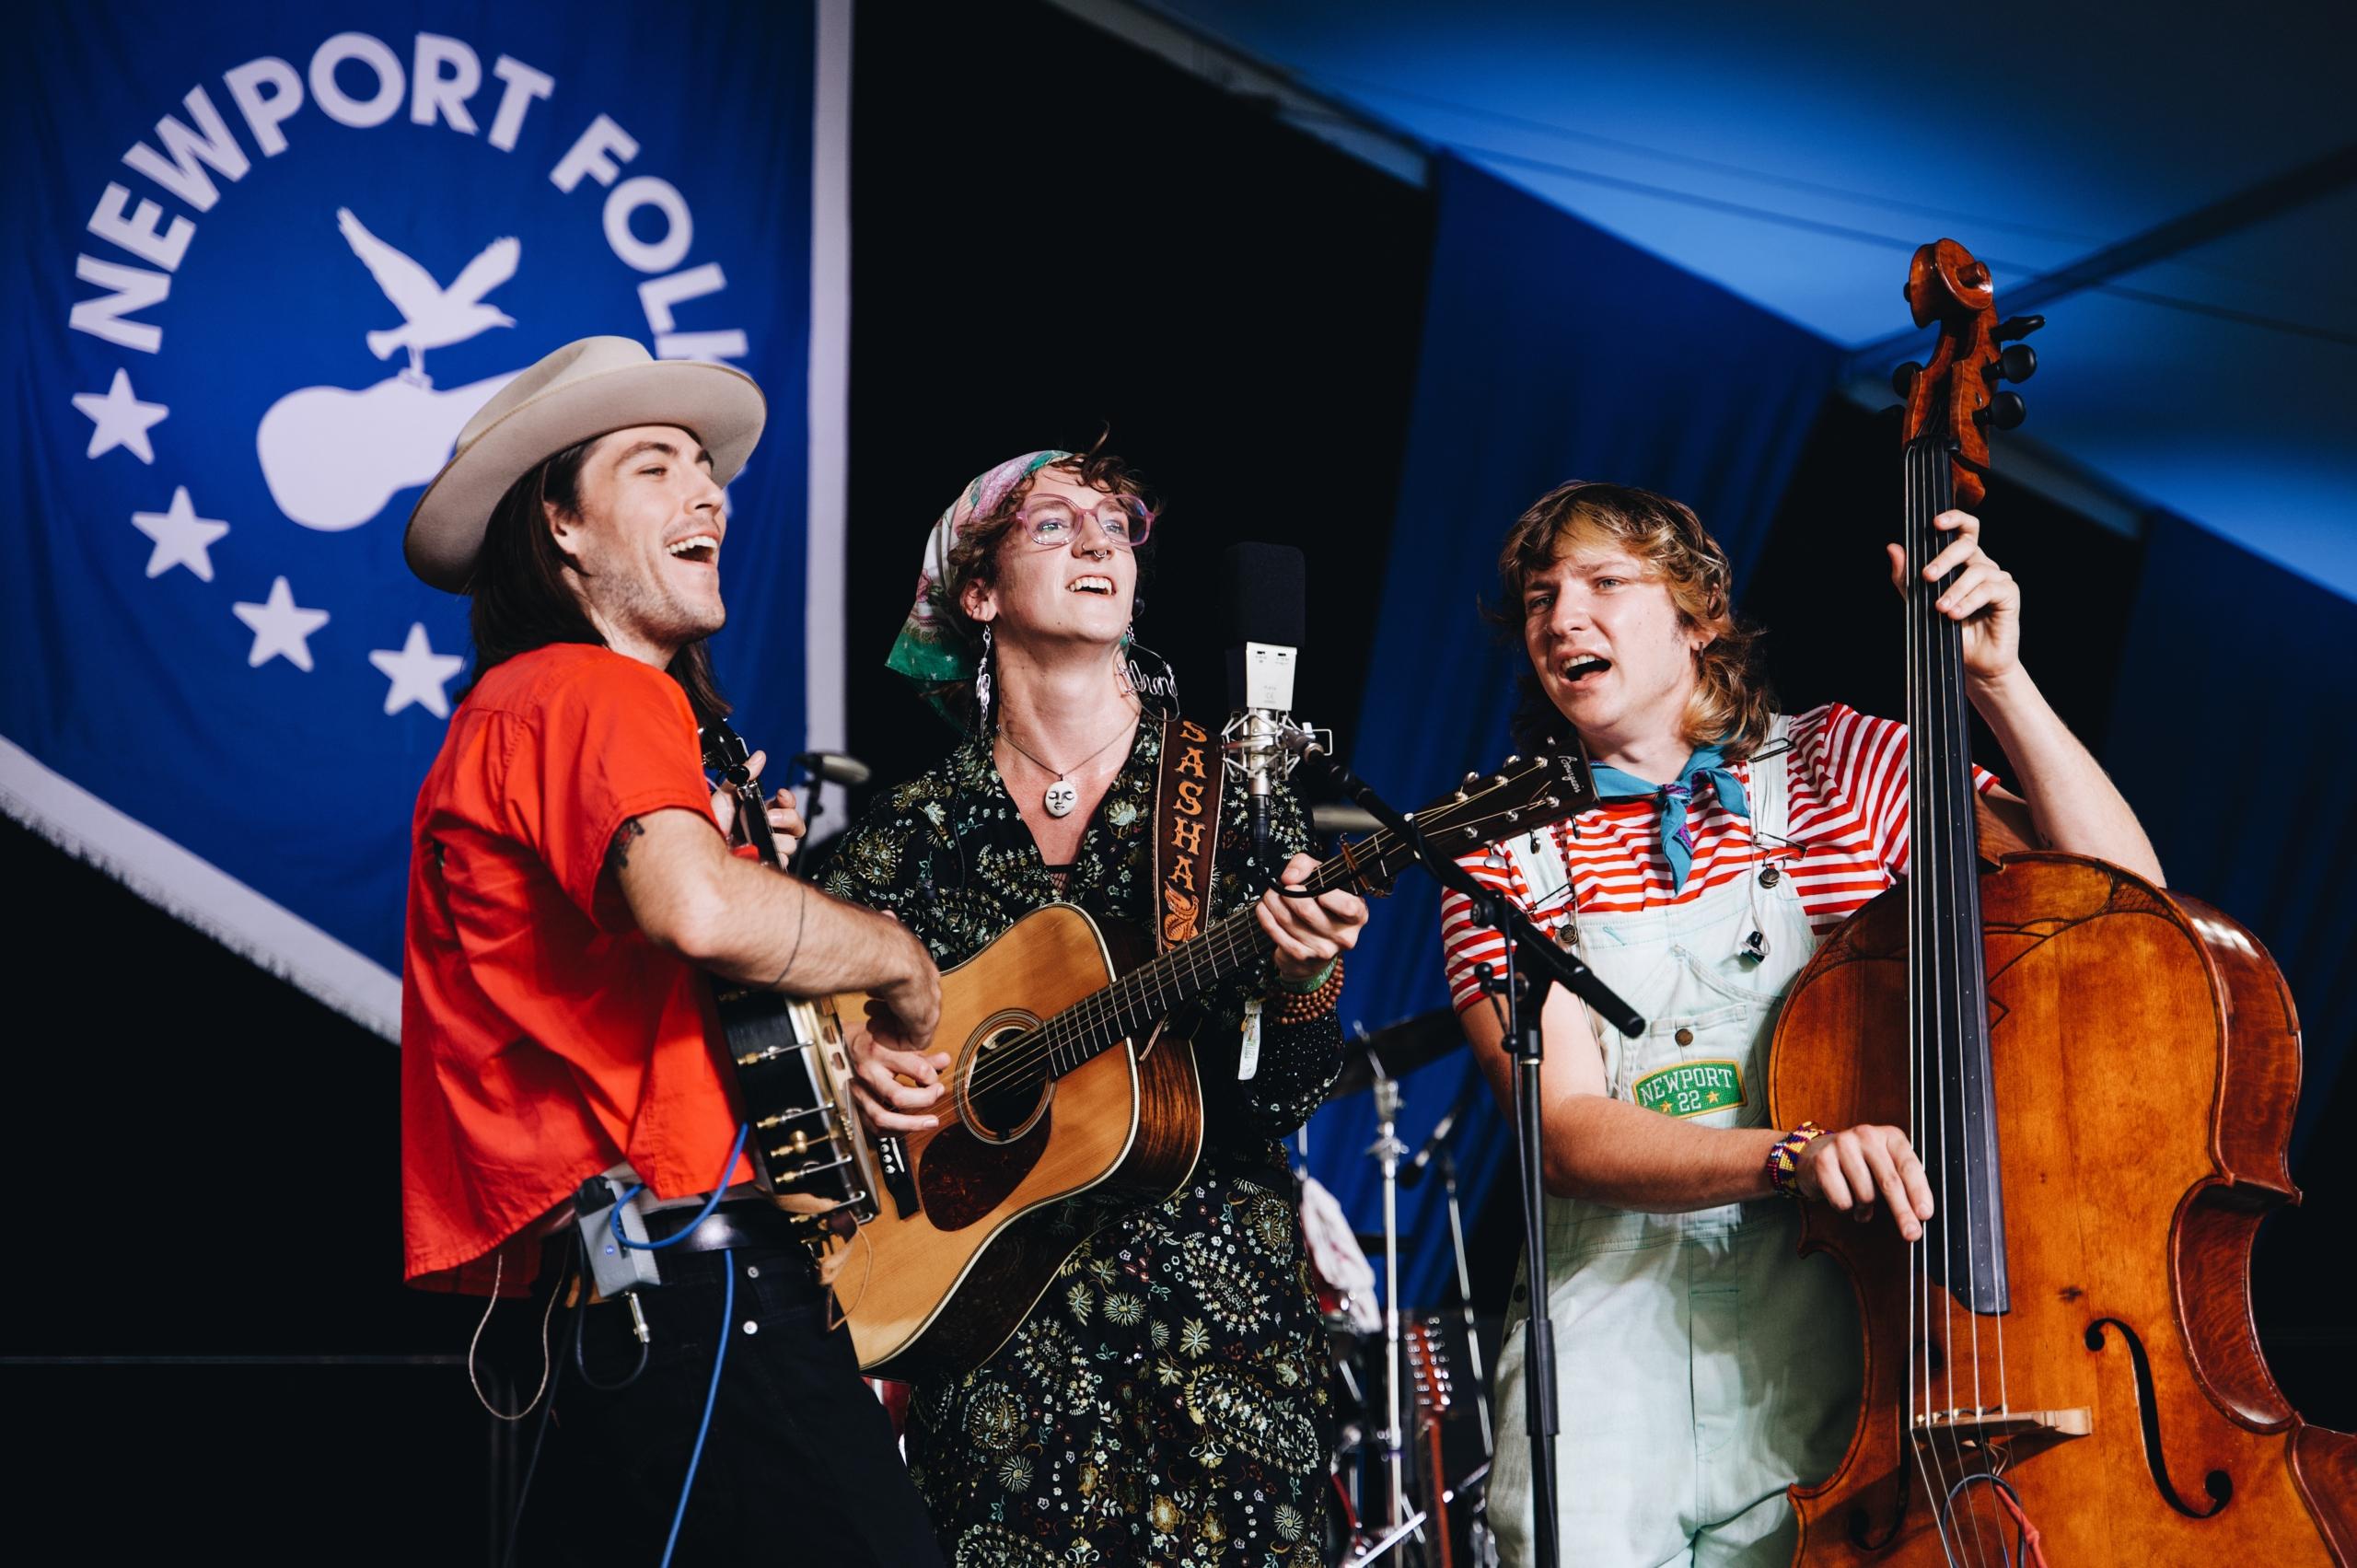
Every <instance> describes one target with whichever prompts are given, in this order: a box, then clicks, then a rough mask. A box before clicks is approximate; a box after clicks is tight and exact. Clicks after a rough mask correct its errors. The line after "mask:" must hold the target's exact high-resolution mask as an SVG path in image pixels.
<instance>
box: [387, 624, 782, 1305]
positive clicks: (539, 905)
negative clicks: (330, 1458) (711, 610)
mask: <svg viewBox="0 0 2357 1568" xmlns="http://www.w3.org/2000/svg"><path fill="white" fill-rule="evenodd" d="M700 757H701V752H700V750H699V748H698V745H697V741H696V726H695V719H694V716H693V715H692V714H691V712H690V711H689V708H688V703H687V698H686V696H685V694H684V693H682V692H681V691H680V690H679V686H678V685H677V684H676V683H675V682H674V681H673V680H672V679H670V678H669V677H668V676H667V675H665V674H664V673H663V672H662V671H660V670H657V669H655V668H650V667H649V666H646V665H644V664H641V663H639V662H638V661H637V660H635V659H632V658H628V657H625V656H622V655H620V654H617V653H613V652H611V651H610V650H609V649H606V648H602V647H594V646H589V645H582V644H556V645H551V646H548V647H544V648H539V649H536V650H534V651H533V652H531V653H528V654H523V655H519V656H517V657H514V658H511V659H508V660H506V661H505V662H504V663H502V664H500V665H498V666H497V667H496V668H493V669H492V670H491V671H490V673H489V674H487V675H485V676H484V677H483V679H482V681H481V682H480V683H479V684H478V685H477V686H476V687H475V689H474V690H473V691H470V693H469V694H468V696H467V700H466V701H465V702H464V703H460V704H459V711H458V712H457V713H456V714H452V715H451V719H450V728H449V733H448V734H447V737H445V738H444V740H443V743H442V751H441V755H440V756H438V757H437V758H435V762H434V767H433V769H432V771H431V772H428V773H427V774H426V777H425V784H424V787H423V788H422V789H421V790H420V791H419V792H418V798H417V813H416V817H415V819H414V820H413V822H412V830H411V838H410V880H409V915H408V929H407V935H406V938H405V942H404V951H403V957H402V964H401V1225H402V1233H403V1253H404V1258H403V1272H404V1273H405V1274H406V1275H407V1277H408V1278H409V1280H410V1281H411V1283H415V1284H421V1285H425V1286H429V1287H432V1288H446V1289H472V1290H483V1289H487V1288H488V1287H489V1284H490V1281H491V1278H492V1271H491V1268H490V1266H489V1265H490V1262H491V1255H492V1254H493V1253H494V1252H497V1251H500V1250H501V1249H502V1247H503V1244H505V1243H509V1242H511V1241H512V1242H515V1243H516V1244H517V1245H516V1246H515V1247H514V1248H513V1249H508V1250H506V1251H505V1254H504V1256H505V1269H504V1272H503V1277H502V1289H503V1291H505V1290H508V1289H515V1288H520V1287H522V1286H523V1285H525V1284H528V1283H529V1282H530V1280H531V1277H532V1273H533V1272H534V1270H535V1269H536V1267H537V1253H538V1249H537V1246H536V1244H535V1238H534V1237H531V1236H528V1235H524V1234H522V1233H523V1232H525V1231H526V1229H527V1227H529V1226H531V1225H532V1224H533V1222H534V1221H535V1220H537V1219H539V1218H540V1216H541V1215H543V1214H547V1213H548V1212H549V1211H550V1210H551V1209H552V1208H554V1207H555V1206H556V1205H557V1204H559V1203H561V1202H563V1201H564V1200H566V1199H567V1198H570V1197H571V1196H572V1195H573V1192H574V1191H575V1188H577V1187H578V1186H579V1185H580V1183H581V1182H582V1181H583V1179H586V1178H587V1177H590V1176H593V1175H595V1174H597V1173H598V1171H601V1170H604V1169H606V1168H608V1167H610V1166H612V1165H614V1164H615V1163H616V1162H617V1161H620V1160H622V1159H625V1158H626V1159H628V1160H629V1161H630V1163H631V1165H632V1167H633V1168H635V1169H636V1170H637V1171H638V1173H639V1175H640V1176H641V1177H643V1178H644V1179H645V1181H646V1183H647V1185H648V1186H649V1187H650V1188H652V1189H653V1190H654V1191H655V1192H656V1195H658V1196H661V1197H675V1196H678V1195H679V1194H681V1193H690V1192H699V1191H707V1190H709V1189H710V1188H711V1187H712V1185H713V1183H714V1179H715V1178H717V1177H719V1176H720V1175H721V1174H722V1173H721V1171H720V1168H719V1167H720V1166H721V1164H722V1162H723V1161H725V1160H726V1158H727V1156H728V1150H729V1146H730V1144H731V1143H732V1142H733V1140H734V1139H735V1136H736V1131H737V1115H736V1111H735V1109H733V1105H732V1100H731V1095H730V1088H729V1085H728V1081H727V1078H726V1066H725V1064H724V1063H723V1061H722V1059H721V1057H720V1054H719V1051H718V1040H719V1031H718V1029H717V1027H716V1024H715V1021H714V1015H713V1010H712V1005H711V1000H710V993H709V991H708V990H707V988H706V986H705V984H704V982H703V981H702V977H701V976H700V975H699V973H698V972H697V971H696V970H694V969H693V968H692V967H691V966H690V965H689V964H687V963H685V962H683V961H682V960H681V959H679V958H677V957H675V956H673V955H672V954H669V953H667V952H665V951H664V950H663V949H661V948H659V947H656V946H655V944H654V943H652V942H650V941H648V940H647V938H646V937H645V935H644V934H642V933H641V932H640V931H639V929H638V927H637V925H636V924H635V923H634V922H633V920H632V918H631V914H630V910H629V907H628V905H627V904H626V903H625V902H624V900H623V899H622V897H621V890H620V889H619V888H617V887H616V886H615V884H614V881H613V879H612V878H611V877H607V876H605V875H604V870H605V865H606V857H607V853H608V851H609V849H610V846H611V844H612V842H613V839H614V834H615V832H616V831H617V830H619V829H620V828H621V825H622V824H623V823H624V822H625V821H628V820H629V819H632V818H633V817H640V816H644V815H645V814H646V813H648V812H652V811H663V810H672V809H677V810H682V811H692V812H694V813H696V814H697V815H698V816H699V817H701V818H702V819H703V820H705V821H706V822H711V821H712V820H713V818H712V806H711V798H712V797H711V791H710V789H709V787H708V786H707V785H706V784H705V783H704V779H703V773H702V768H701V766H700ZM714 828H715V830H717V825H716V824H715V825H714ZM750 1175H751V1167H750V1164H749V1162H740V1163H739V1164H738V1167H737V1169H736V1170H735V1171H733V1172H730V1173H729V1178H730V1179H734V1180H744V1179H749V1177H750Z"/></svg>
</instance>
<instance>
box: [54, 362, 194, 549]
mask: <svg viewBox="0 0 2357 1568" xmlns="http://www.w3.org/2000/svg"><path fill="white" fill-rule="evenodd" d="M74 406H75V408H77V409H80V410H81V411H82V412H84V413H87V414H88V415H89V416H90V418H91V419H92V420H93V421H95V422H96V428H94V429H92V430H91V432H90V450H89V454H88V455H89V456H91V457H93V458H95V457H97V456H98V455H99V453H100V452H110V451H112V450H113V449H114V448H115V447H130V448H131V450H132V454H133V455H134V457H136V458H137V459H139V460H140V461H141V462H143V463H152V462H154V461H155V460H156V448H155V447H151V446H149V445H148V444H147V431H148V427H149V426H151V425H153V424H157V422H158V421H160V420H161V419H162V418H163V417H164V416H165V415H166V414H168V413H169V412H172V411H171V410H169V409H168V408H166V407H165V406H164V405H163V404H161V403H143V402H141V401H139V400H138V399H137V398H135V397H134V396H132V395H131V372H130V371H128V370H117V371H116V372H115V373H114V385H113V386H111V387H109V388H108V389H106V391H105V393H104V394H103V395H101V394H99V393H97V392H76V393H75V394H74ZM147 575H149V576H151V577H152V576H154V575H156V574H154V573H153V572H150V573H148V574H147Z"/></svg>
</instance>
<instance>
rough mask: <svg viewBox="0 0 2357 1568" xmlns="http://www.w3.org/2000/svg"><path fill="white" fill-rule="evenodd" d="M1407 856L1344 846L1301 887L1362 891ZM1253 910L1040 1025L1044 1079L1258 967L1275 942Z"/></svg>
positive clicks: (1372, 841) (1381, 839)
mask: <svg viewBox="0 0 2357 1568" xmlns="http://www.w3.org/2000/svg"><path fill="white" fill-rule="evenodd" d="M1408 854H1410V852H1409V850H1408V849H1407V847H1406V845H1405V844H1403V843H1401V842H1399V840H1397V839H1396V838H1394V837H1393V836H1392V835H1391V834H1389V833H1387V832H1381V831H1378V832H1376V833H1374V834H1372V835H1370V836H1369V837H1368V838H1367V839H1365V840H1364V841H1363V842H1359V843H1356V844H1350V845H1345V846H1344V849H1343V853H1342V854H1338V855H1336V856H1335V857H1334V858H1333V859H1331V860H1329V861H1327V862H1325V863H1323V864H1322V865H1319V866H1318V869H1317V870H1316V871H1314V872H1312V873H1311V874H1310V875H1309V877H1308V878H1307V879H1306V881H1305V882H1304V883H1303V884H1302V886H1303V887H1304V888H1305V889H1307V890H1309V891H1311V892H1313V893H1324V892H1330V891H1332V890H1334V889H1350V890H1352V891H1363V890H1364V889H1366V888H1368V887H1369V886H1370V885H1371V884H1372V883H1374V882H1375V881H1376V879H1377V878H1378V877H1383V876H1386V875H1387V869H1386V868H1387V867H1394V868H1396V867H1395V861H1396V859H1398V858H1401V857H1405V856H1407V855H1408ZM1257 907H1258V905H1257V901H1256V903H1255V904H1251V905H1247V906H1246V907H1245V908H1243V909H1241V910H1238V911H1237V912H1235V913H1233V914H1231V915H1229V916H1227V918H1225V920H1221V921H1218V922H1216V923H1213V925H1212V926H1211V928H1210V929H1209V930H1207V931H1205V932H1203V933H1202V935H1198V936H1196V937H1195V938H1193V939H1192V940H1191V941H1187V942H1182V943H1180V944H1179V946H1177V947H1173V948H1171V949H1170V950H1169V951H1168V952H1166V953H1164V954H1162V955H1161V956H1160V957H1158V958H1155V960H1154V961H1153V962H1151V963H1147V964H1142V965H1140V966H1139V967H1138V968H1136V969H1134V970H1131V971H1130V972H1129V973H1128V974H1126V975H1123V976H1122V977H1121V978H1120V980H1118V981H1114V982H1113V983H1112V984H1111V985H1109V986H1107V987H1105V989H1104V990H1102V991H1099V992H1097V993H1095V994H1094V995H1091V996H1088V997H1086V998H1084V999H1083V1000H1081V1001H1079V1002H1076V1003H1074V1005H1072V1006H1070V1007H1067V1008H1065V1009H1064V1010H1063V1011H1062V1012H1061V1013H1059V1014H1057V1015H1056V1016H1054V1017H1052V1018H1050V1019H1048V1020H1047V1021H1046V1022H1045V1023H1043V1024H1041V1025H1040V1026H1039V1036H1040V1037H1041V1039H1042V1040H1045V1041H1046V1042H1047V1043H1048V1047H1049V1049H1048V1052H1047V1057H1046V1063H1045V1066H1046V1069H1047V1072H1048V1073H1049V1074H1051V1075H1061V1074H1065V1073H1069V1072H1071V1071H1072V1070H1073V1069H1074V1068H1075V1067H1078V1066H1079V1065H1080V1064H1081V1063H1085V1062H1086V1061H1088V1060H1089V1059H1090V1058H1092V1057H1094V1056H1096V1055H1097V1053H1098V1052H1100V1051H1108V1050H1110V1049H1111V1048H1112V1047H1113V1046H1115V1045H1117V1044H1119V1043H1120V1041H1122V1040H1128V1039H1130V1038H1132V1036H1135V1035H1140V1034H1143V1033H1144V1032H1145V1031H1146V1030H1148V1029H1150V1028H1153V1027H1154V1026H1155V1023H1157V1022H1159V1021H1160V1020H1161V1019H1163V1018H1165V1017H1167V1016H1169V1015H1170V1014H1171V1013H1172V1012H1174V1011H1176V1010H1177V1009H1178V1008H1180V1007H1183V1006H1185V1005H1187V1004H1188V1003H1190V1002H1192V1001H1194V1000H1195V999H1196V998H1197V997H1200V996H1202V995H1203V994H1204V993H1207V992H1209V991H1211V990H1213V988H1215V987H1216V986H1218V985H1219V984H1220V983H1221V982H1223V981H1226V980H1228V979H1230V978H1231V977H1233V976H1235V975H1237V974H1241V973H1243V972H1244V971H1245V970H1248V969H1250V968H1252V967H1253V966H1254V965H1255V964H1257V963H1259V962H1260V959H1261V958H1263V957H1264V956H1266V955H1267V954H1268V953H1269V952H1270V951H1271V949H1272V948H1273V947H1275V943H1274V942H1273V941H1271V938H1270V936H1269V934H1268V933H1267V932H1266V931H1263V930H1262V929H1261V928H1260V920H1259V919H1258V918H1257V917H1256V916H1255V915H1254V913H1253V911H1254V909H1255V908H1257Z"/></svg>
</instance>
